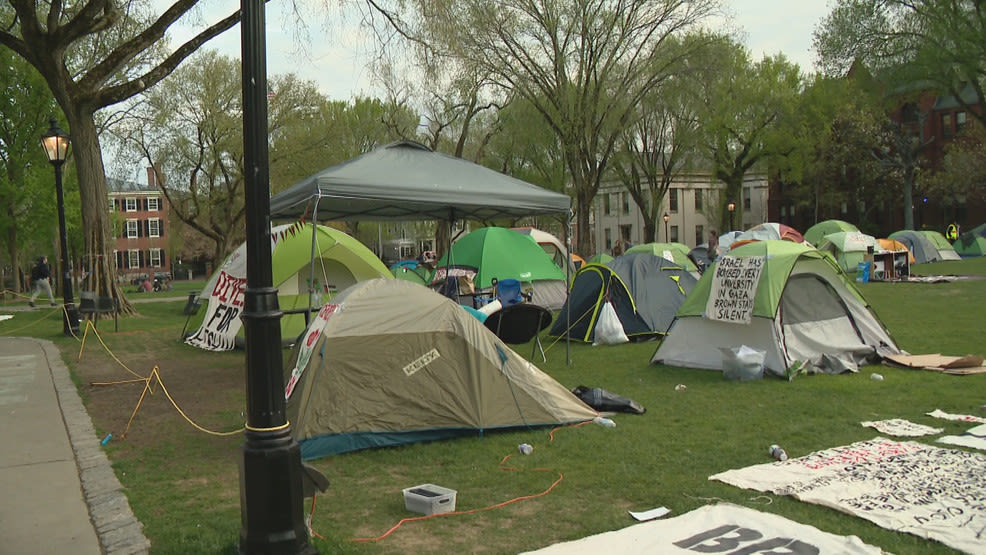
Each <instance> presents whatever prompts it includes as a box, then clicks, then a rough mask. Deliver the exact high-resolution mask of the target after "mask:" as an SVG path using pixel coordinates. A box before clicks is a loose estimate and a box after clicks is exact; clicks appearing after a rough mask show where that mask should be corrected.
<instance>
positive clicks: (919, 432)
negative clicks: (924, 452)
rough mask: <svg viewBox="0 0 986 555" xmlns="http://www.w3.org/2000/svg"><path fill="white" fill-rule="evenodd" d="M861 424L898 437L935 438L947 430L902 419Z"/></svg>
mask: <svg viewBox="0 0 986 555" xmlns="http://www.w3.org/2000/svg"><path fill="white" fill-rule="evenodd" d="M860 424H861V425H862V426H865V427H867V428H873V429H875V430H876V431H878V432H880V433H881V434H887V435H891V436H897V437H919V436H933V435H935V434H940V433H942V432H944V431H945V428H932V427H931V426H925V425H924V424H915V423H914V422H911V421H910V420H904V419H902V418H891V419H890V420H877V421H875V422H860Z"/></svg>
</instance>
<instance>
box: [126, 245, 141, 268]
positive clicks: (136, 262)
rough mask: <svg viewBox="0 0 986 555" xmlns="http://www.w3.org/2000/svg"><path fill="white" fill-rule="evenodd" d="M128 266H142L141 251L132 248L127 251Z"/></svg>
mask: <svg viewBox="0 0 986 555" xmlns="http://www.w3.org/2000/svg"><path fill="white" fill-rule="evenodd" d="M127 268H131V269H133V268H140V251H139V250H137V249H130V250H128V251H127Z"/></svg>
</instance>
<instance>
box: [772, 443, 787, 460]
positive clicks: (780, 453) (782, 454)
mask: <svg viewBox="0 0 986 555" xmlns="http://www.w3.org/2000/svg"><path fill="white" fill-rule="evenodd" d="M770 456H771V457H774V458H775V459H777V460H779V461H786V460H787V451H785V450H783V449H781V446H780V445H771V446H770Z"/></svg>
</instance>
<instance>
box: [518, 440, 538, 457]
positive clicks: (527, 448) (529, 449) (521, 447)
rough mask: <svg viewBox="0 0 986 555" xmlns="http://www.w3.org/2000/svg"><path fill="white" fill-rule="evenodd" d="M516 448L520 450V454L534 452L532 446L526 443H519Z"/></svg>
mask: <svg viewBox="0 0 986 555" xmlns="http://www.w3.org/2000/svg"><path fill="white" fill-rule="evenodd" d="M517 450H518V451H520V454H521V455H530V454H531V453H533V452H534V446H532V445H530V444H528V443H521V444H520V445H518V446H517Z"/></svg>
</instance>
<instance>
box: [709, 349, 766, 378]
mask: <svg viewBox="0 0 986 555" xmlns="http://www.w3.org/2000/svg"><path fill="white" fill-rule="evenodd" d="M719 350H720V351H722V375H723V376H725V377H726V378H727V379H730V380H759V379H761V378H763V363H764V360H765V359H766V358H767V351H761V350H760V349H754V348H753V347H747V346H746V345H740V346H739V347H719Z"/></svg>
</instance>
